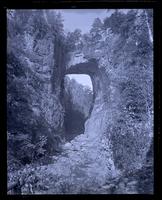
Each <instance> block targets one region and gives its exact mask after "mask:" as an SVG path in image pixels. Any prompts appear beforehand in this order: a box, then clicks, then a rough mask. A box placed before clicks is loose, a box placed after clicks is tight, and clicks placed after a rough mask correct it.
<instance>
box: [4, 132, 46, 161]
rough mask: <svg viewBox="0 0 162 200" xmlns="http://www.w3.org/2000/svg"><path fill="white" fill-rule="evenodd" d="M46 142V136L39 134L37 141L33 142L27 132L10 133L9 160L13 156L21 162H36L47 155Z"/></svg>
mask: <svg viewBox="0 0 162 200" xmlns="http://www.w3.org/2000/svg"><path fill="white" fill-rule="evenodd" d="M46 143H47V137H46V136H39V138H38V139H37V141H36V142H35V143H33V142H32V138H31V137H30V136H29V135H27V134H20V133H18V134H11V133H8V160H9V159H10V158H11V156H12V157H14V158H15V159H16V160H18V161H19V162H20V163H21V164H26V163H31V162H34V161H36V160H38V159H39V158H41V157H42V156H45V154H46V150H45V148H44V146H45V145H46ZM11 152H12V153H11Z"/></svg>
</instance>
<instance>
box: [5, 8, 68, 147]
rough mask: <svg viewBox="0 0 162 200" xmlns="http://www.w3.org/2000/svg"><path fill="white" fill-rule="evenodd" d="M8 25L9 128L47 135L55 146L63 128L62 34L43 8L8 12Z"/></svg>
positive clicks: (35, 136)
mask: <svg viewBox="0 0 162 200" xmlns="http://www.w3.org/2000/svg"><path fill="white" fill-rule="evenodd" d="M28 12H29V13H28ZM28 14H29V15H28ZM23 17H24V18H23ZM23 20H24V21H23ZM22 22H24V23H23V24H21V23H22ZM7 28H8V37H7V115H8V117H7V128H8V130H9V131H10V132H11V133H12V132H19V133H24V134H29V135H31V137H32V139H33V141H35V139H36V138H37V137H38V136H39V135H42V134H43V135H46V136H47V137H48V139H49V143H50V144H51V145H50V146H51V147H52V146H54V144H55V141H54V136H55V135H61V134H63V130H64V127H63V124H64V108H63V107H62V104H61V80H62V77H63V71H64V62H65V55H64V51H65V50H64V46H63V43H62V38H61V34H60V33H58V34H54V32H53V31H52V30H51V29H50V28H49V24H48V23H47V21H46V18H45V17H44V15H43V11H40V10H38V11H37V12H36V11H32V10H31V11H29V10H28V11H22V10H20V11H17V12H15V15H14V18H13V17H12V16H10V15H8V25H7ZM58 54H59V56H58Z"/></svg>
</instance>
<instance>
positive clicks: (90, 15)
mask: <svg viewBox="0 0 162 200" xmlns="http://www.w3.org/2000/svg"><path fill="white" fill-rule="evenodd" d="M58 11H59V12H61V14H62V16H63V19H64V22H63V23H64V29H65V32H68V31H74V30H75V29H76V28H79V29H81V31H82V33H86V32H88V31H89V30H90V28H91V25H92V23H93V21H94V19H95V18H97V17H99V18H101V19H103V18H105V17H106V16H108V13H107V11H106V9H62V10H58ZM68 76H69V77H70V78H73V79H75V80H76V81H77V82H79V83H80V84H82V85H85V86H89V88H90V89H91V90H92V82H91V79H90V77H89V76H88V75H83V74H81V75H78V74H77V75H75V74H73V75H68Z"/></svg>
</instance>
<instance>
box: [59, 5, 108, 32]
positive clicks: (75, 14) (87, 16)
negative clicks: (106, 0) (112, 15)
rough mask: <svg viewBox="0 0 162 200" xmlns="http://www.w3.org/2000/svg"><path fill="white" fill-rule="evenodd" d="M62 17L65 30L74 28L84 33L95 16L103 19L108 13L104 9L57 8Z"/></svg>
mask: <svg viewBox="0 0 162 200" xmlns="http://www.w3.org/2000/svg"><path fill="white" fill-rule="evenodd" d="M59 11H60V12H61V14H62V16H63V18H64V28H65V31H69V30H70V31H74V30H75V29H76V28H79V29H81V30H82V33H86V32H88V31H89V30H90V27H91V25H92V23H93V21H94V19H95V18H97V17H99V18H101V19H103V18H104V17H106V16H107V15H108V13H107V11H106V9H62V10H59Z"/></svg>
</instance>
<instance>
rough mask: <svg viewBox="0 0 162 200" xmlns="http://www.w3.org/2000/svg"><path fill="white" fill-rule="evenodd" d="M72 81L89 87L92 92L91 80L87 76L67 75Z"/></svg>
mask: <svg viewBox="0 0 162 200" xmlns="http://www.w3.org/2000/svg"><path fill="white" fill-rule="evenodd" d="M67 76H68V77H69V78H70V79H75V80H76V81H77V82H78V83H80V84H82V85H84V86H88V87H89V88H90V89H91V90H92V88H93V87H92V82H91V78H90V77H89V76H88V75H85V74H71V75H67Z"/></svg>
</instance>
